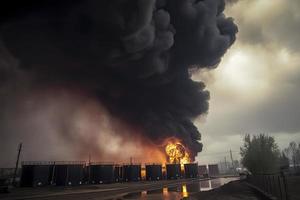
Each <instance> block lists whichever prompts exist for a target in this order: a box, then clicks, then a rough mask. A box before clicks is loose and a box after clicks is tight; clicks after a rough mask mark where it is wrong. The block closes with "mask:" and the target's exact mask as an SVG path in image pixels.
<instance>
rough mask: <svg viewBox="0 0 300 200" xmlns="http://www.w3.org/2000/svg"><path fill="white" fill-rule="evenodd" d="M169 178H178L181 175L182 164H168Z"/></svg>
mask: <svg viewBox="0 0 300 200" xmlns="http://www.w3.org/2000/svg"><path fill="white" fill-rule="evenodd" d="M166 172H167V179H178V178H180V176H181V167H180V164H167V165H166Z"/></svg>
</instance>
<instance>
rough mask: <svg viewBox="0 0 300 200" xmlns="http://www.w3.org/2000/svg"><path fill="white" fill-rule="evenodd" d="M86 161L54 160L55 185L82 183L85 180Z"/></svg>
mask: <svg viewBox="0 0 300 200" xmlns="http://www.w3.org/2000/svg"><path fill="white" fill-rule="evenodd" d="M84 167H85V162H54V165H53V172H54V173H53V174H52V175H53V178H52V180H53V185H57V186H71V185H81V184H82V183H83V180H84Z"/></svg>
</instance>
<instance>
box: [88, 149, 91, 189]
mask: <svg viewBox="0 0 300 200" xmlns="http://www.w3.org/2000/svg"><path fill="white" fill-rule="evenodd" d="M91 160H92V157H91V153H90V154H89V180H88V182H89V184H90V183H91Z"/></svg>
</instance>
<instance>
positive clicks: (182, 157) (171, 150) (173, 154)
mask: <svg viewBox="0 0 300 200" xmlns="http://www.w3.org/2000/svg"><path fill="white" fill-rule="evenodd" d="M165 151H166V154H167V156H168V161H169V163H179V164H181V165H183V164H186V163H189V162H190V161H191V159H190V155H189V153H188V152H187V150H186V149H185V147H184V146H183V145H182V144H181V143H180V142H178V141H176V142H172V141H169V142H168V143H167V145H166V147H165Z"/></svg>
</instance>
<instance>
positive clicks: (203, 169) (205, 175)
mask: <svg viewBox="0 0 300 200" xmlns="http://www.w3.org/2000/svg"><path fill="white" fill-rule="evenodd" d="M198 174H199V176H200V177H203V178H208V171H207V166H206V165H200V166H198Z"/></svg>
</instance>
